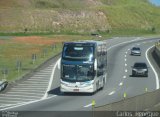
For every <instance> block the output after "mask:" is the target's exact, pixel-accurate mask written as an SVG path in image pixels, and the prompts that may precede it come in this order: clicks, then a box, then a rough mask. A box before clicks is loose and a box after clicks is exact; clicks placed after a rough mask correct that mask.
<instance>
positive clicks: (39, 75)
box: [34, 74, 49, 77]
mask: <svg viewBox="0 0 160 117" xmlns="http://www.w3.org/2000/svg"><path fill="white" fill-rule="evenodd" d="M41 76H43V77H44V76H49V74H35V75H34V77H41Z"/></svg>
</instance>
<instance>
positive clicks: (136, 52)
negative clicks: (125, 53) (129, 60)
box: [131, 47, 141, 56]
mask: <svg viewBox="0 0 160 117" xmlns="http://www.w3.org/2000/svg"><path fill="white" fill-rule="evenodd" d="M131 55H137V56H141V49H140V48H139V47H133V48H132V49H131Z"/></svg>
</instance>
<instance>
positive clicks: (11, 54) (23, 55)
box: [0, 35, 96, 82]
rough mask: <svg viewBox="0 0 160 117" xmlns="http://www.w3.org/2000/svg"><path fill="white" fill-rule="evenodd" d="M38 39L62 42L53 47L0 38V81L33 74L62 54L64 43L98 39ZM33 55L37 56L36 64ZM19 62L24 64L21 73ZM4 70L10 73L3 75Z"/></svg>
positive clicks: (80, 36)
mask: <svg viewBox="0 0 160 117" xmlns="http://www.w3.org/2000/svg"><path fill="white" fill-rule="evenodd" d="M38 37H39V38H41V37H42V38H43V40H45V41H50V40H55V41H56V40H57V41H59V40H60V42H56V47H53V44H43V43H42V42H41V44H38V43H37V44H36V43H35V42H34V43H31V42H26V43H23V42H20V41H17V40H16V41H15V40H14V38H17V36H13V37H12V36H0V79H3V78H6V79H7V80H8V81H9V82H12V81H15V80H18V79H20V78H22V76H24V75H25V74H26V73H29V72H31V71H32V70H34V69H35V68H37V67H38V66H39V65H40V64H42V63H44V62H45V61H46V60H48V59H49V58H51V57H53V56H55V55H56V54H58V53H60V52H61V50H62V43H63V42H64V41H77V40H90V39H94V40H95V39H96V37H92V36H90V35H88V36H87V35H43V36H38ZM18 38H23V36H22V37H21V36H18ZM28 38H30V36H28ZM63 40H64V41H63ZM33 41H34V40H33ZM32 54H36V56H37V59H36V60H35V61H34V62H33V60H32ZM17 61H21V64H22V66H21V68H20V70H19V71H18V69H17ZM4 69H7V71H8V73H7V74H6V75H4V74H3V73H2V72H3V71H4Z"/></svg>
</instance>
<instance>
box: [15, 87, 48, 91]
mask: <svg viewBox="0 0 160 117" xmlns="http://www.w3.org/2000/svg"><path fill="white" fill-rule="evenodd" d="M12 89H14V90H18V89H21V90H23V89H24V90H33V89H35V90H41V91H42V90H44V88H41V87H38V88H37V87H35V88H32V87H20V88H19V87H13V88H12ZM44 91H45V90H44Z"/></svg>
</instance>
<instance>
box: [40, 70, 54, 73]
mask: <svg viewBox="0 0 160 117" xmlns="http://www.w3.org/2000/svg"><path fill="white" fill-rule="evenodd" d="M40 72H41V73H43V72H45V73H51V72H52V69H51V70H47V69H44V70H40Z"/></svg>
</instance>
